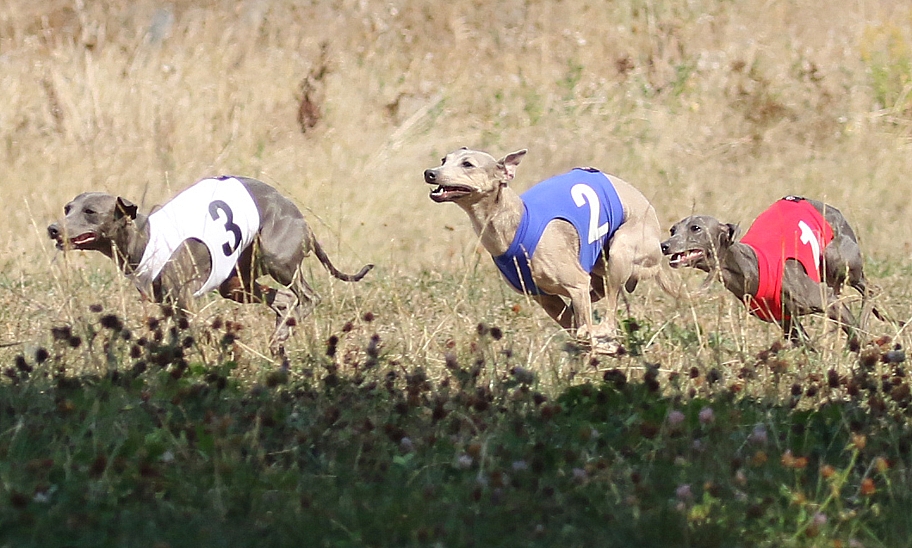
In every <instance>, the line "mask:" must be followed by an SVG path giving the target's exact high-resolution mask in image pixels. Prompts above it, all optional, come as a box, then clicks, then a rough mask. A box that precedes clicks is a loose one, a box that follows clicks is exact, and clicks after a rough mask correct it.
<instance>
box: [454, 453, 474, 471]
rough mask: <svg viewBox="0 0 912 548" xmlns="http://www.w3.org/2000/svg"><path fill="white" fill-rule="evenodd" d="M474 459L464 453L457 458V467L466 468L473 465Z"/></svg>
mask: <svg viewBox="0 0 912 548" xmlns="http://www.w3.org/2000/svg"><path fill="white" fill-rule="evenodd" d="M473 462H474V460H473V459H472V457H470V456H469V455H467V454H465V453H462V454H461V455H459V457H457V458H456V467H457V468H462V469H463V470H466V469H468V468H471V467H472V463H473Z"/></svg>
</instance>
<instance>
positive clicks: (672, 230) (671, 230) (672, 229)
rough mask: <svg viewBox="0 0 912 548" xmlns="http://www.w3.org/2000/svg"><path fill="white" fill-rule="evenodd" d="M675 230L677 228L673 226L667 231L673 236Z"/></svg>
mask: <svg viewBox="0 0 912 548" xmlns="http://www.w3.org/2000/svg"><path fill="white" fill-rule="evenodd" d="M677 231H678V229H677V228H675V227H671V228H669V229H668V233H669V234H671V235H672V236H674V235H675V232H677Z"/></svg>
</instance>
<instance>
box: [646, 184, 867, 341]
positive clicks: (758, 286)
mask: <svg viewBox="0 0 912 548" xmlns="http://www.w3.org/2000/svg"><path fill="white" fill-rule="evenodd" d="M739 231H740V230H739V227H738V226H737V225H734V224H729V223H722V222H719V221H718V220H716V219H715V218H713V217H709V216H706V215H696V216H691V217H687V218H686V219H682V220H681V221H679V222H677V223H675V224H674V226H672V227H671V231H670V232H671V237H670V238H669V239H667V240H665V241H664V242H662V253H663V254H665V255H667V256H669V258H670V264H671V266H672V267H673V268H680V267H691V268H696V269H699V270H702V271H704V272H707V273H708V274H709V275H708V276H707V278H706V282H704V285H706V284H708V283H709V282H710V281H711V280H712V279H713V278H714V277H715V276H716V273H717V272H718V273H719V275H720V276H721V279H722V283H723V284H724V285H725V288H726V289H728V290H729V291H731V292H732V293H733V294H734V295H735V297H737V298H738V299H739V300H741V301H743V302H744V303H745V304H746V305H747V306H748V307H749V309H750V311H751V313H752V314H754V315H755V316H757V317H758V318H760V319H762V320H765V321H768V322H776V323H778V324H779V325H780V326H781V328H782V330H783V333H784V335H785V336H787V337H788V338H789V340H791V341H792V342H793V343H797V342H799V341H802V340H804V341H806V340H807V333H806V332H805V330H804V328H802V326H801V324H800V323H798V320H797V316H801V315H805V314H811V313H824V312H825V313H826V315H827V316H828V317H829V318H830V319H832V320H833V321H835V322H837V323H838V324H839V326H840V327H842V329H843V330H844V331H845V333H846V334H847V335H848V336H849V337H850V339H851V338H852V337H854V336H855V330H856V329H857V328H858V324H857V322H856V320H855V317H854V316H853V315H852V313H851V312H850V311H849V309H848V308H847V307H846V306H845V304H844V303H843V302H842V301H840V300H839V299H838V297H839V293H840V291H841V289H842V287H843V285H844V284H845V283H848V284H849V285H850V286H852V287H854V288H855V289H856V290H858V292H859V293H861V295H862V300H863V301H864V300H866V299H867V296H868V289H867V283H866V281H865V277H864V272H863V270H862V265H863V262H862V258H861V249H859V247H858V240H857V238H856V237H855V232H854V231H853V230H852V227H851V226H849V223H848V222H847V221H846V219H845V217H843V215H842V213H840V212H839V210H838V209H836V208H835V207H833V206H830V205H827V204H824V203H823V202H819V201H816V200H809V199H805V198H801V197H798V196H786V197H785V198H783V199H781V200H779V201H777V202H775V203H774V204H773V205H772V206H771V207H770V208H769V209H767V210H766V211H764V212H763V213H761V214H760V216H759V217H757V219H756V220H755V221H754V223H753V224H752V225H751V227H750V229H748V231H747V233H746V234H745V235H744V237H743V238H741V241H740V242H736V241H735V239H736V238H737V236H738V233H739ZM873 313H874V314H875V316H877V317H878V318H879V319H883V317H882V316H881V315H880V313H879V312H878V311H877V309H873Z"/></svg>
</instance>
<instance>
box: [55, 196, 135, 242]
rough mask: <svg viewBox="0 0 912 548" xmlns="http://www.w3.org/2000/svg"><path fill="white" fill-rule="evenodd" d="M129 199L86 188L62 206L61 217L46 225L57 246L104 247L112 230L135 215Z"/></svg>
mask: <svg viewBox="0 0 912 548" xmlns="http://www.w3.org/2000/svg"><path fill="white" fill-rule="evenodd" d="M136 210H137V208H136V206H135V205H133V204H132V203H131V202H130V201H129V200H125V199H123V198H119V197H117V196H111V195H110V194H105V193H103V192H86V193H83V194H80V195H79V196H76V197H75V198H73V201H72V202H70V203H68V204H67V205H66V206H64V208H63V212H64V214H65V217H64V218H63V219H61V220H59V221H57V222H56V223H53V224H52V225H50V226H48V227H47V232H48V237H49V238H51V239H52V240H54V241H55V242H57V249H86V250H97V251H107V250H109V249H110V246H111V241H112V240H113V239H114V237H115V235H116V232H117V231H118V230H122V229H123V228H124V227H125V226H126V224H127V223H128V222H129V221H131V220H133V219H136Z"/></svg>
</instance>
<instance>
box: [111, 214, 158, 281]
mask: <svg viewBox="0 0 912 548" xmlns="http://www.w3.org/2000/svg"><path fill="white" fill-rule="evenodd" d="M148 221H149V218H148V216H146V215H143V214H141V213H140V214H137V215H136V219H126V218H125V219H122V222H123V223H124V225H123V226H120V227H117V228H115V230H113V231H112V232H113V233H112V234H111V235H110V243H111V245H110V247H105V248H102V249H101V250H100V251H101V252H102V253H104V254H105V255H107V256H108V257H109V258H111V259H112V260H113V261H114V262H115V263H117V266H118V267H119V268H120V269H121V270H122V271H123V273H124V274H130V273H132V272H133V271H134V270H135V269H136V267H137V266H139V262H140V261H141V260H142V256H143V253H144V252H145V251H146V246H147V245H148V244H149V222H148Z"/></svg>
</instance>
